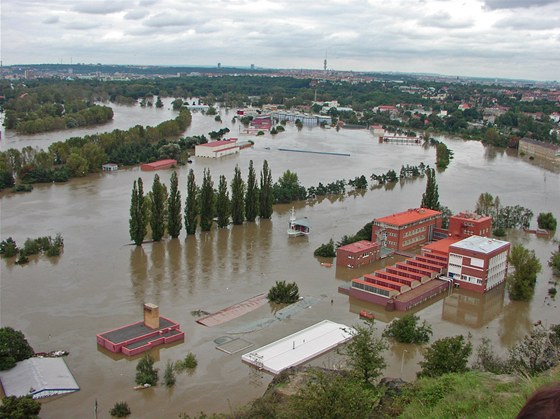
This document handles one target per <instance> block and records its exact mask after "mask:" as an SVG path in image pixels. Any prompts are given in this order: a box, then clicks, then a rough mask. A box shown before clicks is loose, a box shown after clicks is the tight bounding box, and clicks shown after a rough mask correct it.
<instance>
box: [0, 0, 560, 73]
mask: <svg viewBox="0 0 560 419" xmlns="http://www.w3.org/2000/svg"><path fill="white" fill-rule="evenodd" d="M1 8H2V9H1V16H2V20H1V28H0V31H1V45H0V48H1V55H2V60H3V63H4V65H13V64H40V63H64V64H70V63H102V64H143V65H178V66H197V65H203V66H215V65H217V63H221V64H222V66H243V67H248V66H250V65H251V64H254V65H255V66H257V67H268V68H270V67H273V68H307V69H322V68H323V60H324V59H325V56H327V60H328V68H329V69H332V70H354V71H401V72H430V73H440V74H447V75H459V76H490V77H505V78H525V79H533V80H560V0H462V1H461V0H458V1H455V0H369V1H367V0H319V1H311V0H268V1H267V0H207V1H189V0H108V1H93V0H75V1H68V0H2V1H1Z"/></svg>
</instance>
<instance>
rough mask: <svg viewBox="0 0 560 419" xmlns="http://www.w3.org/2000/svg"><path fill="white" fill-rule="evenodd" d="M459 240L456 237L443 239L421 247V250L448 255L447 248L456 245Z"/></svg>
mask: <svg viewBox="0 0 560 419" xmlns="http://www.w3.org/2000/svg"><path fill="white" fill-rule="evenodd" d="M460 240H462V239H460V238H458V237H446V238H445V239H441V240H438V241H435V242H433V243H430V244H427V245H425V246H422V249H428V250H434V251H436V252H440V253H445V254H449V246H451V245H452V244H454V243H457V242H458V241H460Z"/></svg>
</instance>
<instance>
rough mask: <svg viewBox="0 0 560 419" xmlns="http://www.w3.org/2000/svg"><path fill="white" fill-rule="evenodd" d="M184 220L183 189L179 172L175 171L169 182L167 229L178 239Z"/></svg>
mask: <svg viewBox="0 0 560 419" xmlns="http://www.w3.org/2000/svg"><path fill="white" fill-rule="evenodd" d="M182 228H183V221H182V219H181V191H179V179H178V177H177V172H173V174H172V175H171V180H170V184H169V198H168V199H167V231H168V232H169V235H170V236H171V237H172V238H174V239H176V238H177V237H179V234H181V229H182Z"/></svg>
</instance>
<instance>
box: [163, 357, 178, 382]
mask: <svg viewBox="0 0 560 419" xmlns="http://www.w3.org/2000/svg"><path fill="white" fill-rule="evenodd" d="M163 382H164V383H165V385H166V386H167V387H173V386H174V385H175V372H174V371H173V362H172V361H169V360H168V361H167V364H165V372H164V373H163Z"/></svg>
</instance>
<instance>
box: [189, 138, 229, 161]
mask: <svg viewBox="0 0 560 419" xmlns="http://www.w3.org/2000/svg"><path fill="white" fill-rule="evenodd" d="M236 153H239V146H238V145H237V139H230V140H220V141H213V142H210V143H206V144H198V145H197V146H195V148H194V155H195V157H210V158H214V159H216V158H218V157H223V156H228V155H230V154H236Z"/></svg>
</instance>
